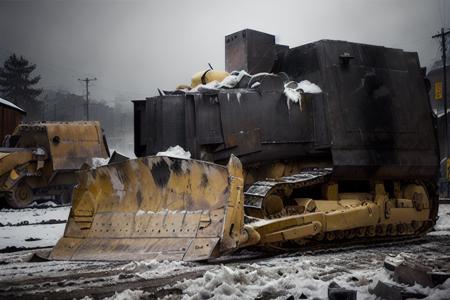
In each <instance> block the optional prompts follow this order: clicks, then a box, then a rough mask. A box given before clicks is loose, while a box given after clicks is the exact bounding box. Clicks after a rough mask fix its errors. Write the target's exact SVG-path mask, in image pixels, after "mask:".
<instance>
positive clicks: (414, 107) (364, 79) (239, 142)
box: [50, 29, 439, 261]
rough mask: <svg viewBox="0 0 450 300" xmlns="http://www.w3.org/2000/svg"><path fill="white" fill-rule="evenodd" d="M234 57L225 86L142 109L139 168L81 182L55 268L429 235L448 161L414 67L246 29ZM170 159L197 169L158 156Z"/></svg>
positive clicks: (420, 73)
mask: <svg viewBox="0 0 450 300" xmlns="http://www.w3.org/2000/svg"><path fill="white" fill-rule="evenodd" d="M225 47H226V49H225V55H226V58H225V65H226V70H227V73H226V74H224V72H223V71H216V70H212V69H209V70H206V71H203V72H200V73H197V74H196V75H195V76H194V78H193V79H192V81H191V84H190V85H188V84H184V85H180V86H179V87H178V88H177V89H176V90H173V91H160V95H159V96H155V97H150V98H147V99H145V100H136V101H134V114H135V118H134V124H135V154H136V156H137V157H138V158H136V159H131V160H125V161H121V162H117V163H112V164H109V165H106V166H102V167H99V168H97V169H95V170H84V171H82V172H80V173H79V178H78V179H79V184H78V185H77V187H76V188H75V190H74V194H73V205H72V209H71V212H70V215H69V220H68V223H67V226H66V229H65V233H64V236H63V237H62V238H61V239H60V240H59V241H58V243H57V245H56V246H55V247H54V249H53V250H52V252H51V254H50V258H52V259H55V260H141V259H158V260H162V259H168V260H184V261H202V260H211V259H214V258H217V257H220V256H223V255H227V254H230V253H234V252H236V251H238V250H240V249H258V250H265V251H274V252H276V253H277V252H278V251H285V250H293V249H320V248H321V247H339V246H340V245H342V244H352V243H353V244H354V243H356V244H365V245H367V244H370V243H378V242H400V241H405V240H410V239H414V238H417V237H420V236H422V235H424V234H425V233H426V232H428V231H429V230H431V229H432V227H433V224H434V223H435V221H436V218H437V210H438V197H437V187H436V182H437V181H436V180H437V178H438V176H439V153H438V152H439V151H438V143H437V138H436V130H435V125H434V123H433V116H432V112H431V108H430V103H429V101H428V95H427V89H426V82H425V78H424V70H423V69H422V68H421V67H420V64H419V59H418V55H417V53H413V52H406V51H403V50H400V49H393V48H386V47H381V46H373V45H366V44H360V43H353V42H347V41H335V40H320V41H317V42H313V43H310V44H306V45H302V46H298V47H294V48H290V47H288V46H284V45H277V44H276V43H275V37H274V36H273V35H270V34H266V33H262V32H258V31H254V30H249V29H246V30H243V31H240V32H236V33H234V34H231V35H229V36H226V37H225ZM232 70H242V71H238V72H233V71H232ZM174 145H179V146H181V147H183V148H184V149H186V150H188V151H189V153H190V155H191V158H176V157H170V156H157V155H155V154H157V153H158V152H160V151H163V150H165V149H167V148H168V147H170V146H174Z"/></svg>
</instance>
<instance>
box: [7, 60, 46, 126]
mask: <svg viewBox="0 0 450 300" xmlns="http://www.w3.org/2000/svg"><path fill="white" fill-rule="evenodd" d="M35 69H36V65H34V64H30V62H29V61H28V60H26V59H24V58H23V57H22V56H20V57H17V56H16V55H15V54H13V55H11V56H10V57H9V58H8V59H7V60H6V61H5V63H4V65H3V68H0V94H1V96H2V98H5V99H6V100H8V101H11V102H13V103H14V104H16V105H18V106H19V107H21V108H23V109H24V110H25V111H27V113H28V119H34V118H33V116H34V115H35V114H36V113H38V112H39V110H40V106H41V103H40V101H38V100H37V97H38V96H39V95H40V94H41V92H42V90H41V89H38V88H35V87H34V86H35V85H36V84H37V83H38V82H39V81H40V80H41V76H39V75H38V76H33V75H31V73H32V72H33V71H34V70H35Z"/></svg>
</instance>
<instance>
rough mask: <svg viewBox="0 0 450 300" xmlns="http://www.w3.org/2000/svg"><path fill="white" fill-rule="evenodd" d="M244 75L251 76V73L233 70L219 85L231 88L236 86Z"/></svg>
mask: <svg viewBox="0 0 450 300" xmlns="http://www.w3.org/2000/svg"><path fill="white" fill-rule="evenodd" d="M244 76H250V75H249V74H248V73H247V72H245V71H244V70H241V71H239V72H237V71H234V72H231V74H230V75H228V76H227V77H225V78H224V79H223V80H222V82H220V85H219V87H220V88H222V87H225V88H229V89H231V88H234V87H235V86H236V85H237V84H238V83H239V81H241V80H242V78H243V77H244Z"/></svg>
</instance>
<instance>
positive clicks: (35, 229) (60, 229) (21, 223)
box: [0, 206, 70, 250]
mask: <svg viewBox="0 0 450 300" xmlns="http://www.w3.org/2000/svg"><path fill="white" fill-rule="evenodd" d="M69 212H70V207H69V206H62V207H48V208H45V209H44V208H25V209H2V210H0V223H1V225H2V226H0V250H3V249H5V248H8V247H17V248H36V247H49V246H53V245H55V244H56V242H57V241H58V239H59V238H60V237H61V236H62V235H63V233H64V228H65V226H66V224H65V222H66V221H67V218H68V216H69ZM45 223H47V224H45Z"/></svg>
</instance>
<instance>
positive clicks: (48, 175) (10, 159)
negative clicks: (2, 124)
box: [0, 122, 109, 208]
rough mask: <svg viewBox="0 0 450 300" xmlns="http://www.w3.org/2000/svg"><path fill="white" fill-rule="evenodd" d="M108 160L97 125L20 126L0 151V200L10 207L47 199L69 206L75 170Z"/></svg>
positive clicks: (58, 123)
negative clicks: (99, 159) (94, 161)
mask: <svg viewBox="0 0 450 300" xmlns="http://www.w3.org/2000/svg"><path fill="white" fill-rule="evenodd" d="M108 157H109V150H108V147H107V144H106V140H105V138H104V135H103V132H102V129H101V128H100V124H99V123H98V122H51V123H29V124H20V125H19V126H18V127H17V128H16V129H15V131H14V132H13V133H12V134H11V135H10V136H8V137H7V138H6V139H5V142H4V145H3V147H1V148H0V197H2V198H3V202H4V203H3V204H7V205H9V206H10V207H13V208H23V207H26V206H28V205H30V204H31V203H32V202H33V200H35V199H38V198H46V199H49V197H50V198H51V199H52V200H56V201H57V202H61V203H70V200H71V194H72V189H73V187H74V185H75V184H76V183H77V181H76V176H75V171H77V170H79V169H80V168H81V167H82V166H83V165H85V164H86V166H91V165H92V159H93V158H105V159H106V158H108Z"/></svg>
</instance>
